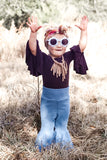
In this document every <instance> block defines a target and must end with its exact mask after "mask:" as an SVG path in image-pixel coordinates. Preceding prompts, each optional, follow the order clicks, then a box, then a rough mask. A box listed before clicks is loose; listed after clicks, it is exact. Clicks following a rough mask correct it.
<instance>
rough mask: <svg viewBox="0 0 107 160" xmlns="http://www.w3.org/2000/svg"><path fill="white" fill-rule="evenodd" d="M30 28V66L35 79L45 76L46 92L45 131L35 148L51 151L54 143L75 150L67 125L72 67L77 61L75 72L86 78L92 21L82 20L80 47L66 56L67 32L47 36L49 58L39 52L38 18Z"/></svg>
mask: <svg viewBox="0 0 107 160" xmlns="http://www.w3.org/2000/svg"><path fill="white" fill-rule="evenodd" d="M27 25H28V26H29V27H30V29H31V34H30V38H29V41H28V42H27V46H26V63H27V65H28V70H30V73H31V74H32V75H33V76H39V75H42V77H43V91H42V97H41V106H40V113H41V130H40V132H39V133H38V135H37V138H36V142H35V146H38V147H39V150H40V151H41V148H42V147H49V146H50V145H51V144H52V143H59V144H60V145H61V146H68V145H69V147H71V148H73V143H72V141H71V137H70V134H69V131H68V129H67V123H68V118H69V113H70V98H69V65H70V62H71V61H72V60H73V61H74V70H75V71H76V73H78V74H86V70H87V69H88V68H87V64H86V61H85V58H84V53H83V52H84V49H85V48H86V44H87V25H88V19H87V17H86V16H84V17H83V18H82V20H81V23H80V26H77V25H76V26H77V27H78V28H79V29H80V30H81V35H80V41H79V45H76V46H73V47H72V48H70V50H69V51H67V52H66V47H67V46H68V44H69V38H68V35H67V30H66V28H65V27H63V26H59V27H58V28H55V29H54V28H51V29H50V30H47V31H46V33H45V38H44V43H45V46H46V48H47V49H48V51H49V54H48V55H47V54H45V53H44V52H42V51H41V50H40V48H39V42H38V40H37V31H38V30H39V29H40V28H41V26H38V24H37V18H34V17H32V18H29V19H28V22H27Z"/></svg>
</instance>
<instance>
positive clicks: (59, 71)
mask: <svg viewBox="0 0 107 160" xmlns="http://www.w3.org/2000/svg"><path fill="white" fill-rule="evenodd" d="M52 59H53V61H54V64H53V65H52V67H51V71H53V75H54V76H56V78H58V77H60V76H61V75H62V81H64V80H65V76H66V74H67V71H68V65H67V63H66V62H65V60H64V57H63V55H62V62H61V63H60V62H57V61H56V60H55V59H54V58H53V57H52Z"/></svg>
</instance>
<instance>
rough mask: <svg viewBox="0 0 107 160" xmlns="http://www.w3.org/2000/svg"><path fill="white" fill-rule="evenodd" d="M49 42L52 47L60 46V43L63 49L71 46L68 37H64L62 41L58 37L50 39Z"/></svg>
mask: <svg viewBox="0 0 107 160" xmlns="http://www.w3.org/2000/svg"><path fill="white" fill-rule="evenodd" d="M47 42H48V44H49V45H50V46H52V47H54V46H56V45H58V42H60V44H61V45H62V46H63V47H66V46H67V45H68V44H69V39H68V38H66V37H64V38H62V39H57V38H56V37H52V38H50V39H48V40H47Z"/></svg>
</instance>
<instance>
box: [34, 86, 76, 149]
mask: <svg viewBox="0 0 107 160" xmlns="http://www.w3.org/2000/svg"><path fill="white" fill-rule="evenodd" d="M40 113H41V130H40V132H39V133H38V135H37V138H36V142H35V146H38V147H39V151H41V148H42V147H49V146H50V145H51V144H52V143H59V144H60V145H61V146H67V145H69V147H70V148H73V143H72V141H71V137H70V134H69V131H68V129H67V124H68V118H69V113H70V102H69V87H67V88H61V89H51V88H46V87H44V86H43V92H42V97H41V107H40Z"/></svg>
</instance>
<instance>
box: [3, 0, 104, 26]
mask: <svg viewBox="0 0 107 160" xmlns="http://www.w3.org/2000/svg"><path fill="white" fill-rule="evenodd" d="M72 7H75V8H76V9H77V12H76V15H75V16H74V17H77V16H79V15H87V16H88V17H89V19H90V20H93V21H98V20H100V19H101V20H104V19H105V18H107V4H106V0H63V1H62V0H55V1H51V0H1V2H0V20H1V19H3V20H4V26H5V27H6V28H8V29H9V28H10V26H11V22H12V20H14V22H15V26H16V27H17V28H19V26H20V25H23V26H26V21H27V18H28V17H29V16H30V15H32V14H34V15H36V16H37V17H38V19H39V23H48V22H49V21H55V22H59V21H60V20H61V18H63V15H65V14H66V12H67V10H68V9H69V10H70V9H71V11H72ZM69 16H70V14H69ZM71 16H72V15H71Z"/></svg>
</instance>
